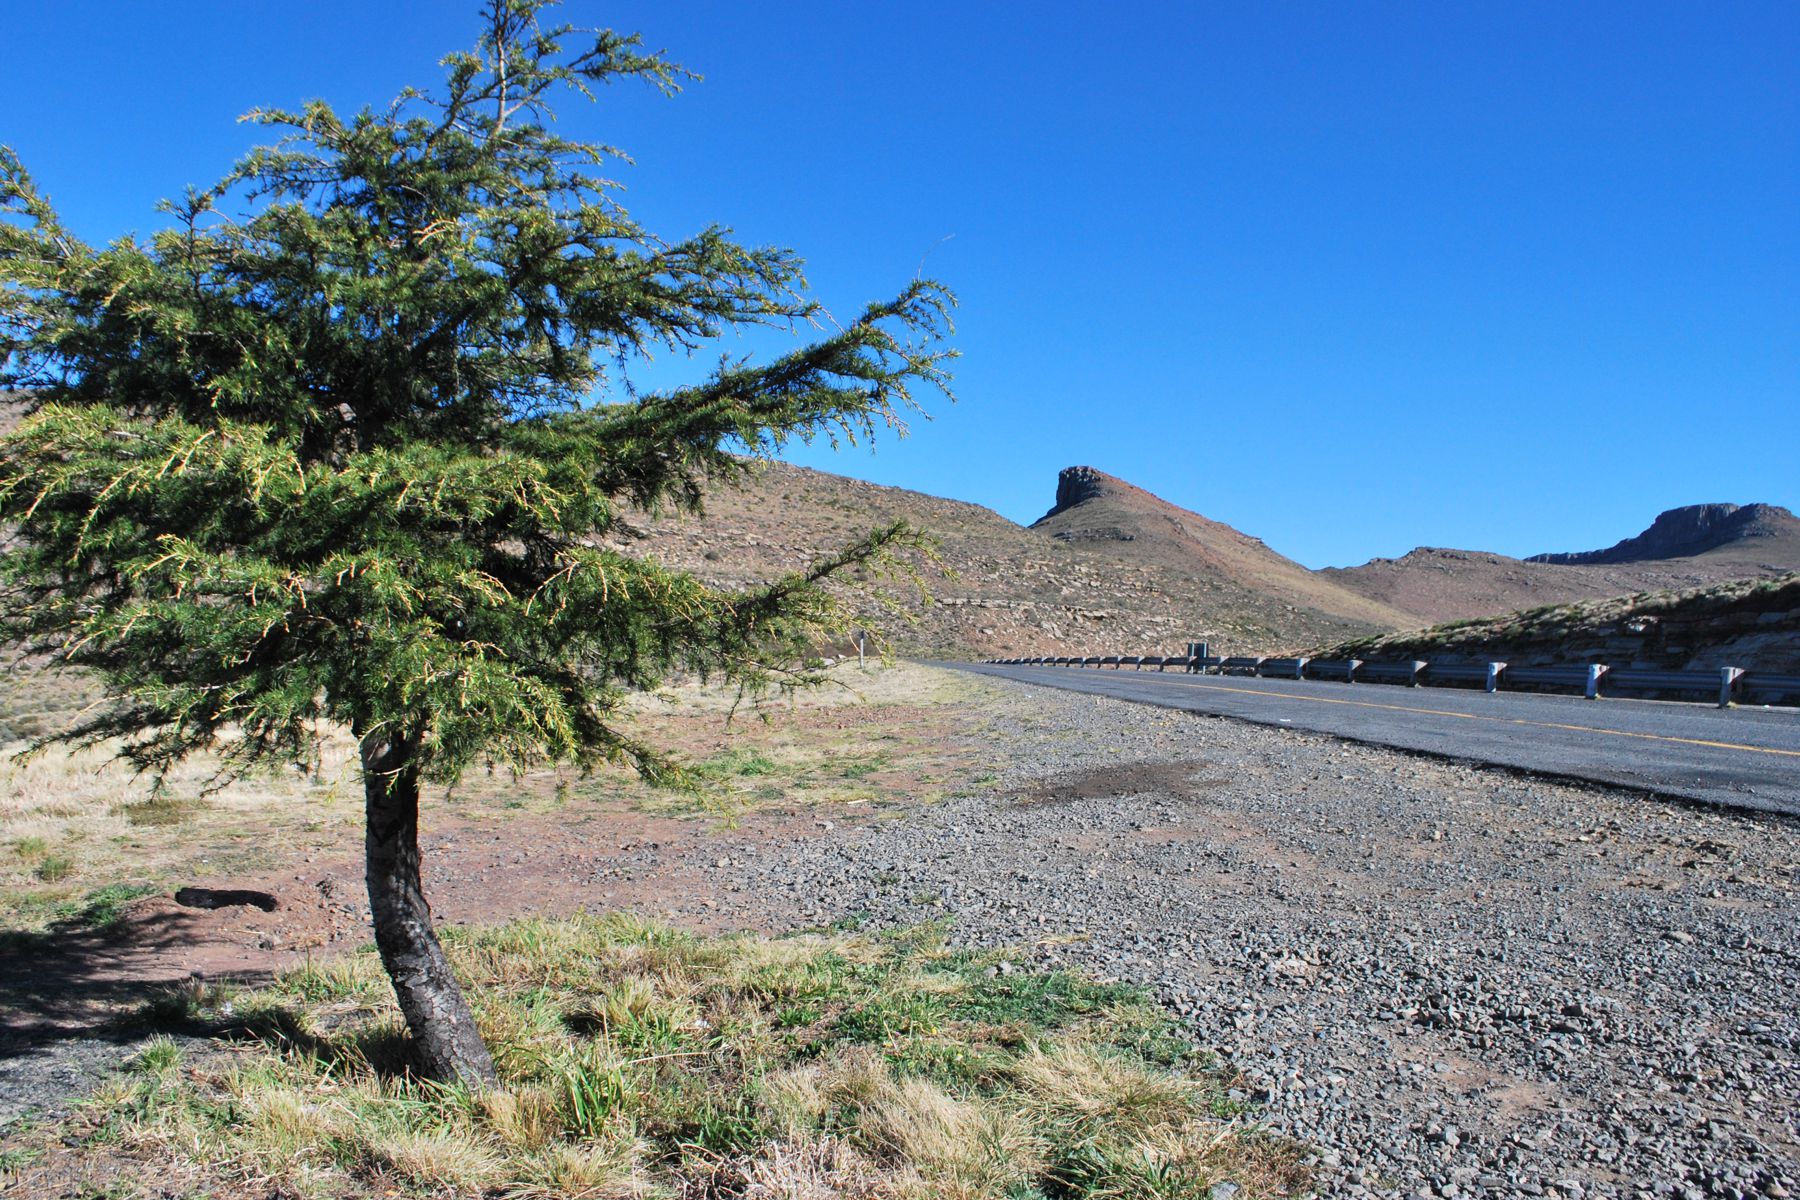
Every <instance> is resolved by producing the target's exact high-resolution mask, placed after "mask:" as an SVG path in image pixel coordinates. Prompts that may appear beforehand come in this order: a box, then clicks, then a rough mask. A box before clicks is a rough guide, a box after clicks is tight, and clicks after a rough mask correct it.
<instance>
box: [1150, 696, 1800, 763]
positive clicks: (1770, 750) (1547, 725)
mask: <svg viewBox="0 0 1800 1200" xmlns="http://www.w3.org/2000/svg"><path fill="white" fill-rule="evenodd" d="M1164 682H1166V683H1175V684H1179V685H1181V686H1182V687H1190V688H1202V689H1205V690H1206V691H1209V692H1240V693H1242V694H1243V695H1246V696H1277V697H1279V698H1281V699H1283V700H1306V701H1310V702H1311V703H1314V704H1346V705H1349V706H1350V707H1351V708H1384V709H1387V710H1388V711H1390V712H1409V713H1424V714H1427V715H1429V716H1433V717H1459V718H1461V719H1462V720H1465V721H1491V722H1493V723H1494V724H1496V725H1523V726H1527V727H1529V728H1532V729H1568V730H1573V731H1575V732H1577V733H1605V734H1611V735H1612V736H1613V737H1626V738H1641V739H1643V740H1644V741H1648V742H1677V743H1680V744H1681V745H1685V746H1710V747H1712V748H1713V749H1715V750H1747V751H1749V752H1750V753H1751V754H1777V755H1780V756H1782V757H1783V758H1800V750H1778V749H1776V748H1775V747H1773V746H1746V745H1743V744H1742V743H1740V742H1712V741H1708V740H1706V739H1705V738H1684V737H1672V736H1670V735H1669V734H1664V733H1633V732H1632V731H1631V730H1629V729H1607V728H1605V727H1604V726H1600V725H1563V724H1558V723H1557V722H1555V721H1526V720H1522V719H1520V718H1518V717H1490V716H1487V715H1485V714H1483V713H1465V712H1452V711H1450V710H1448V709H1443V708H1416V707H1414V706H1412V705H1408V704H1378V703H1376V702H1375V701H1373V700H1339V699H1337V698H1335V697H1332V696H1299V695H1295V694H1294V693H1293V692H1267V691H1264V690H1263V689H1261V688H1244V687H1228V686H1226V685H1224V684H1220V683H1198V682H1195V681H1194V680H1191V679H1180V678H1176V677H1169V676H1164Z"/></svg>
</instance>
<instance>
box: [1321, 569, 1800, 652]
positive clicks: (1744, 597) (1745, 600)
mask: <svg viewBox="0 0 1800 1200" xmlns="http://www.w3.org/2000/svg"><path fill="white" fill-rule="evenodd" d="M1318 654H1319V655H1320V656H1321V657H1328V658H1342V657H1352V656H1353V657H1357V658H1421V659H1425V660H1427V661H1434V660H1435V661H1469V662H1483V661H1491V660H1499V661H1502V662H1510V663H1514V664H1519V665H1533V664H1540V663H1552V662H1605V663H1611V664H1613V665H1615V666H1643V667H1657V668H1664V669H1670V670H1683V669H1689V668H1692V669H1696V670H1699V669H1704V668H1711V667H1726V666H1731V667H1746V668H1750V669H1754V670H1763V671H1773V672H1777V673H1782V674H1786V673H1793V672H1800V573H1794V574H1789V575H1783V576H1779V577H1777V578H1774V579H1740V580H1735V581H1732V582H1729V583H1715V584H1710V585H1708V586H1706V587H1699V588H1689V589H1686V590H1683V591H1675V592H1640V593H1637V594H1635V595H1630V596H1615V597H1611V598H1608V599H1602V600H1583V601H1578V602H1576V603H1573V604H1556V605H1546V606H1544V607H1541V608H1535V609H1531V610H1528V611H1525V612H1516V613H1508V614H1506V615H1505V616H1501V617H1492V618H1488V619H1485V620H1476V621H1458V622H1454V623H1452V624H1448V625H1440V626H1436V627H1434V628H1431V629H1424V630H1418V631H1414V632H1410V633H1391V634H1385V635H1381V636H1378V637H1373V638H1360V639H1355V640H1352V641H1349V642H1343V643H1339V644H1337V645H1334V646H1329V647H1324V648H1322V649H1320V650H1319V651H1318Z"/></svg>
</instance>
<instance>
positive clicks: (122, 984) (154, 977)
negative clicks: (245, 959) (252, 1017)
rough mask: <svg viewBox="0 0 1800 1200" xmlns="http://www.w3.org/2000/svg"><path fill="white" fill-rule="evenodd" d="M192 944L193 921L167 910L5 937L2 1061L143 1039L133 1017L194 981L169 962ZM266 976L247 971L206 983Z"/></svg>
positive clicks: (1, 943)
mask: <svg viewBox="0 0 1800 1200" xmlns="http://www.w3.org/2000/svg"><path fill="white" fill-rule="evenodd" d="M192 942H193V931H192V927H191V923H190V920H189V919H188V918H187V917H186V916H185V915H184V914H182V913H180V912H169V911H152V912H148V913H144V914H138V915H133V914H129V913H128V914H126V915H125V916H123V917H121V918H120V919H119V920H117V921H113V922H110V923H108V924H107V925H105V926H103V927H99V928H95V927H92V926H88V925H84V924H82V923H81V922H79V921H67V922H62V923H59V924H57V925H53V926H51V927H50V928H48V929H46V930H43V931H41V932H36V931H34V932H24V931H20V930H8V931H4V932H0V1061H4V1060H7V1059H11V1058H17V1057H20V1056H22V1055H27V1054H31V1053H33V1052H35V1051H37V1050H40V1049H42V1048H44V1047H46V1046H50V1045H54V1044H55V1043H58V1042H64V1041H71V1040H76V1039H101V1040H110V1041H118V1042H130V1041H134V1040H137V1039H139V1038H142V1037H143V1036H144V1034H145V1029H144V1027H143V1024H142V1022H141V1020H139V1021H135V1022H134V1021H133V1020H132V1019H131V1018H132V1017H133V1016H134V1015H135V1014H139V1013H141V1012H143V1011H146V1010H147V1008H148V1007H149V1006H151V1005H152V1003H153V1002H154V1001H156V1000H157V999H158V998H160V997H166V996H168V995H169V994H170V992H171V990H172V989H178V988H179V987H181V986H182V985H183V984H184V983H189V982H190V980H191V977H189V976H184V975H181V974H178V973H175V972H173V971H172V970H171V969H170V968H169V967H168V966H167V963H168V962H169V961H171V960H172V959H173V958H174V957H175V953H174V952H176V951H178V950H180V949H182V948H184V947H186V946H189V945H191V944H192ZM159 960H160V962H161V964H162V965H160V966H156V965H153V964H156V963H158V961H159ZM268 978H269V973H268V972H266V971H245V972H238V973H233V974H231V975H227V976H218V977H209V981H211V982H232V983H249V984H253V983H258V982H264V981H266V980H267V979H268Z"/></svg>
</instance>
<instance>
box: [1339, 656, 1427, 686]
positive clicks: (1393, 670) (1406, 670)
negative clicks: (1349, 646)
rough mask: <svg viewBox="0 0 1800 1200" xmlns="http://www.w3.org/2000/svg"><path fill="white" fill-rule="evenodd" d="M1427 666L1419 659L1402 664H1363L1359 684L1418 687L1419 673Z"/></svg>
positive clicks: (1371, 662)
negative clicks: (1389, 684)
mask: <svg viewBox="0 0 1800 1200" xmlns="http://www.w3.org/2000/svg"><path fill="white" fill-rule="evenodd" d="M1424 669H1425V664H1424V663H1422V662H1420V661H1419V660H1418V659H1406V660H1404V661H1401V662H1382V661H1380V660H1378V659H1377V660H1371V661H1368V662H1365V663H1363V665H1362V667H1361V668H1360V669H1358V670H1357V672H1356V681H1357V682H1358V683H1397V684H1399V685H1400V686H1401V687H1418V686H1419V672H1421V671H1423V670H1424Z"/></svg>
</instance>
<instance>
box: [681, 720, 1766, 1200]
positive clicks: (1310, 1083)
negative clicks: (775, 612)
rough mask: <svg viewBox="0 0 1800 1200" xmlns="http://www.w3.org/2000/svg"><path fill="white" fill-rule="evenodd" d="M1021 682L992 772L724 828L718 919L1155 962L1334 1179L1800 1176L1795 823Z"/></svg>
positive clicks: (1132, 972) (1160, 983)
mask: <svg viewBox="0 0 1800 1200" xmlns="http://www.w3.org/2000/svg"><path fill="white" fill-rule="evenodd" d="M997 686H1000V687H1005V688H1015V689H1018V691H1019V695H1020V697H1021V699H1022V700H1023V701H1025V702H1024V703H1020V704H1016V705H1006V706H1003V709H1004V710H1005V711H1006V713H1008V714H1009V715H1002V716H1000V717H997V718H996V719H995V721H994V724H993V728H992V730H991V732H992V734H993V736H994V737H995V738H997V739H1001V740H1002V744H1007V745H1010V746H1011V747H1013V755H1014V757H1013V765H1012V766H1011V767H1010V768H1008V769H1007V770H1006V771H1005V772H1004V773H1003V775H1002V776H1001V777H1000V778H999V779H998V780H997V781H995V782H994V783H992V784H991V785H990V787H989V790H986V791H984V792H983V793H982V794H980V795H975V796H968V797H964V798H959V799H955V800H951V801H947V802H944V803H942V804H939V805H936V806H932V807H927V808H921V809H919V810H917V811H914V812H912V813H910V814H907V815H906V816H904V817H903V818H901V819H896V820H892V821H885V822H879V823H876V824H874V825H872V826H868V827H864V828H860V829H856V830H843V829H839V830H834V831H833V832H832V834H831V836H827V837H814V838H795V839H790V840H785V841H780V842H776V843H774V844H770V843H767V842H760V843H757V844H756V845H755V847H754V848H752V847H751V846H749V845H746V846H745V847H744V848H743V853H741V854H733V853H732V851H731V850H730V849H729V841H730V839H723V840H722V841H721V843H719V844H717V845H716V846H715V847H714V849H713V850H712V851H711V853H720V852H723V853H724V855H725V857H723V858H721V859H719V860H718V861H719V863H722V864H726V866H727V868H728V869H731V870H733V871H735V872H741V873H742V878H741V880H740V881H739V882H738V884H737V885H736V886H737V888H738V889H739V890H736V891H733V892H728V893H727V896H728V899H727V901H726V911H724V912H720V913H718V914H717V915H719V916H723V917H725V918H726V919H730V918H731V917H732V916H734V915H742V916H744V917H746V918H748V917H750V915H751V914H762V915H763V917H764V919H767V916H768V914H769V913H770V912H771V909H773V911H774V912H775V913H776V914H777V915H779V914H780V913H783V912H785V913H787V914H789V915H790V916H791V918H792V919H794V920H795V921H796V923H801V924H804V923H808V922H818V923H823V922H826V921H830V920H834V919H837V918H842V917H847V916H851V915H854V914H864V915H866V916H867V917H868V918H869V919H870V921H871V922H872V923H873V924H874V925H876V926H889V925H900V924H909V923H915V922H918V921H921V920H927V919H932V918H938V917H944V916H951V917H953V919H954V937H955V939H956V940H958V941H960V942H964V943H969V944H977V945H1018V946H1020V947H1022V948H1023V950H1022V957H1024V958H1027V959H1028V960H1029V961H1031V962H1033V963H1066V964H1073V965H1078V966H1080V967H1083V968H1086V969H1088V970H1091V971H1095V972H1097V973H1099V974H1102V975H1106V976H1113V977H1119V978H1124V979H1128V980H1133V981H1137V982H1141V983H1144V984H1146V985H1148V986H1150V987H1152V988H1154V989H1155V990H1156V991H1157V993H1158V994H1159V995H1160V996H1161V997H1162V998H1163V999H1164V1001H1165V1002H1167V1003H1168V1004H1170V1005H1172V1006H1174V1007H1175V1008H1176V1009H1177V1010H1179V1011H1180V1012H1181V1013H1182V1014H1184V1016H1185V1017H1186V1018H1187V1020H1188V1021H1189V1022H1190V1024H1191V1027H1192V1031H1193V1034H1194V1036H1195V1037H1196V1038H1197V1040H1198V1041H1200V1042H1201V1043H1202V1044H1204V1045H1207V1046H1211V1047H1216V1048H1217V1050H1218V1052H1219V1053H1220V1054H1221V1055H1222V1056H1224V1057H1225V1058H1226V1059H1228V1060H1229V1061H1230V1062H1231V1063H1232V1064H1233V1065H1235V1067H1236V1068H1237V1069H1238V1070H1240V1071H1241V1072H1242V1076H1243V1078H1242V1082H1241V1087H1242V1090H1243V1095H1244V1097H1245V1098H1246V1099H1248V1100H1251V1101H1253V1102H1255V1103H1256V1104H1257V1105H1258V1106H1259V1109H1260V1114H1261V1117H1262V1119H1263V1120H1264V1121H1265V1123H1266V1124H1267V1125H1269V1126H1270V1127H1272V1128H1274V1129H1276V1130H1278V1131H1281V1132H1283V1133H1287V1134H1291V1135H1292V1136H1294V1137H1297V1138H1300V1139H1303V1140H1305V1141H1307V1142H1309V1143H1312V1144H1314V1145H1316V1146H1318V1147H1319V1148H1320V1150H1321V1152H1322V1154H1323V1163H1322V1168H1321V1176H1320V1183H1321V1188H1322V1190H1323V1192H1324V1193H1325V1194H1327V1195H1342V1196H1360V1195H1365V1194H1375V1195H1381V1196H1403V1197H1413V1196H1425V1197H1429V1196H1434V1195H1435V1196H1444V1197H1456V1196H1479V1195H1510V1194H1523V1195H1530V1196H1545V1195H1556V1196H1562V1197H1570V1198H1576V1197H1581V1196H1584V1195H1586V1196H1622V1197H1638V1196H1678V1197H1683V1198H1684V1200H1689V1198H1699V1197H1709V1196H1711V1197H1743V1196H1770V1197H1783V1196H1787V1195H1789V1194H1790V1192H1792V1191H1793V1190H1795V1189H1797V1188H1800V928H1797V927H1796V921H1795V917H1796V915H1797V913H1800V902H1797V901H1796V895H1795V886H1796V883H1797V882H1800V866H1797V865H1796V864H1797V861H1800V822H1795V821H1792V820H1787V819H1780V818H1753V817H1750V816H1741V815H1735V814H1729V813H1721V812H1712V811H1704V810H1699V809H1694V808H1681V807H1675V806H1671V805H1668V804H1664V803H1659V802H1652V801H1647V800H1645V799H1643V798H1642V797H1638V796H1633V795H1631V794H1629V793H1624V792H1618V791H1609V790H1603V789H1599V788H1595V789H1585V788H1579V787H1571V786H1567V785H1562V784H1553V783H1547V782H1544V781H1541V780H1535V779H1531V778H1523V777H1520V776H1517V775H1513V774H1509V773H1505V772H1499V771H1485V770H1482V769H1479V768H1475V767H1469V766H1462V765H1457V764H1451V763H1442V762H1437V761H1432V760H1426V759H1421V758H1415V757H1409V756H1406V755H1402V754H1398V753H1394V752H1389V751H1383V750H1378V749H1371V748H1367V747H1360V746H1355V745H1350V744H1347V743H1341V742H1335V741H1332V740H1330V739H1328V738H1323V737H1317V736H1312V735H1305V734H1298V733H1290V732H1288V731H1284V730H1279V729H1269V728H1261V727H1255V726H1249V725H1242V724H1238V723H1235V722H1230V721H1225V720H1218V719H1211V718H1205V717H1197V716H1192V715H1188V714H1181V713H1174V712H1168V711H1164V710H1158V709H1151V708H1144V707H1137V706H1132V705H1126V704H1121V703H1118V702H1115V701H1111V700H1105V699H1099V698H1095V697H1090V696H1078V695H1070V694H1067V693H1061V692H1053V691H1048V690H1036V689H1033V690H1029V691H1026V690H1025V689H1024V688H1023V685H1014V684H998V685H997ZM708 865H715V864H708Z"/></svg>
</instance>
